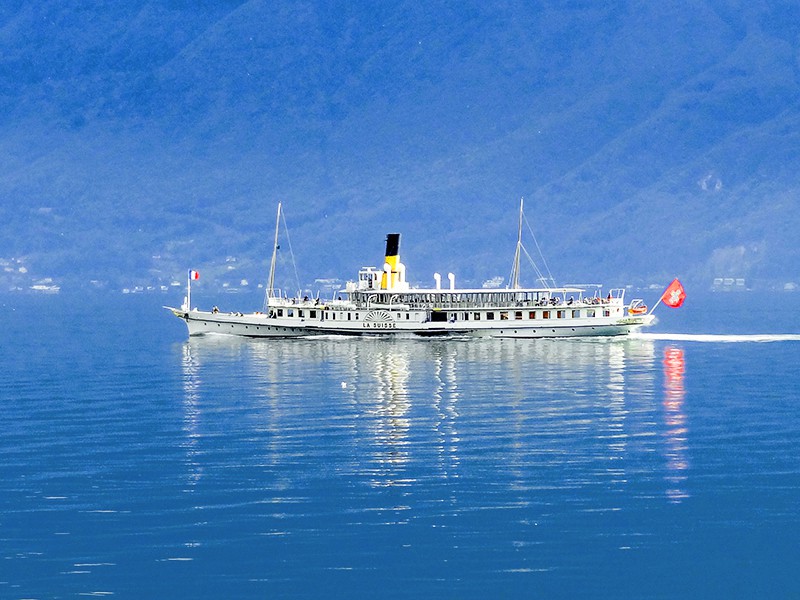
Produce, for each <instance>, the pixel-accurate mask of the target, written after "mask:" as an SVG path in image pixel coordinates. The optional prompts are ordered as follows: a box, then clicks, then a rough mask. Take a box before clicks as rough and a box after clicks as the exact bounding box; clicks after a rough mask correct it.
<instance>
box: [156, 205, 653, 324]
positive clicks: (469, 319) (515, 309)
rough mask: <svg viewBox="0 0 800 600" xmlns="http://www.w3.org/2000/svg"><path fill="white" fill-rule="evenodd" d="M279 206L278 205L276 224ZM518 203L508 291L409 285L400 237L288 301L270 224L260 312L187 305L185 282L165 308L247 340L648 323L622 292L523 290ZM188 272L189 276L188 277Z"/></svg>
mask: <svg viewBox="0 0 800 600" xmlns="http://www.w3.org/2000/svg"><path fill="white" fill-rule="evenodd" d="M280 216H281V207H280V205H278V222H279V221H280ZM522 222H523V213H522V204H520V226H519V235H518V239H517V250H516V253H515V257H514V266H513V269H512V275H511V280H510V286H509V287H508V288H505V289H484V288H477V289H465V288H458V287H456V284H455V276H454V275H453V274H452V273H449V274H448V276H447V279H448V282H447V283H448V284H447V285H446V286H445V287H443V286H442V281H441V277H440V276H439V274H434V287H432V288H427V289H422V288H412V287H411V286H410V285H409V284H408V282H407V280H406V269H405V266H404V265H403V263H401V262H400V253H399V249H400V234H397V233H390V234H388V236H387V238H386V252H385V259H384V265H383V268H382V269H379V268H375V267H364V268H362V269H361V270H360V271H359V272H358V278H357V279H356V280H355V281H349V282H347V284H346V286H345V288H344V289H343V290H341V291H340V292H339V293H338V294H336V295H335V297H334V298H333V299H330V300H322V299H319V298H316V299H313V298H309V297H307V296H306V297H288V296H286V295H283V294H281V293H280V292H279V291H277V290H275V289H274V281H275V263H276V256H277V250H278V223H276V227H275V243H274V245H273V255H272V262H271V263H270V273H269V280H268V284H267V294H266V300H265V303H264V307H263V310H262V311H258V312H251V313H241V312H220V311H219V310H217V309H216V308H213V309H212V310H199V309H197V308H191V279H192V277H191V276H190V278H189V282H188V286H187V288H188V290H187V296H186V298H185V299H184V302H183V305H182V306H181V307H180V308H173V307H165V308H167V309H169V310H170V311H172V312H173V313H174V314H175V316H176V317H178V318H180V319H182V320H183V321H184V322H185V323H186V326H187V327H188V330H189V335H203V334H211V333H219V334H228V335H237V336H247V337H301V336H310V335H362V336H363V335H384V336H385V335H395V336H398V335H399V336H409V337H414V336H422V337H426V336H483V337H499V338H543V337H575V336H613V335H626V334H629V333H632V332H634V331H637V330H639V329H640V328H642V327H645V326H647V325H650V324H651V323H652V321H653V319H654V317H653V315H652V314H651V313H648V311H647V307H646V306H644V304H643V302H642V300H641V299H634V300H632V301H630V302H626V299H625V290H624V289H621V288H619V289H611V290H609V291H608V292H601V291H600V289H599V288H595V289H592V290H589V291H587V289H586V288H582V287H540V288H525V287H520V285H519V262H520V255H521V253H522V252H523V251H524V250H523V247H522ZM191 273H194V272H191Z"/></svg>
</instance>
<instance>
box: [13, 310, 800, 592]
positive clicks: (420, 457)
mask: <svg viewBox="0 0 800 600" xmlns="http://www.w3.org/2000/svg"><path fill="white" fill-rule="evenodd" d="M789 299H790V298H786V297H785V296H781V297H780V298H779V299H778V300H777V301H776V302H777V304H780V305H789V306H790V304H788V303H787V302H786V301H787V300H789ZM690 300H692V301H693V302H687V306H685V307H684V308H683V309H680V310H681V311H683V312H679V311H670V310H669V309H666V308H665V310H664V312H663V313H661V314H662V317H661V320H660V322H659V324H658V325H657V326H656V327H655V328H654V329H653V331H652V333H648V334H645V335H642V336H637V337H633V338H628V339H598V340H430V339H426V340H391V339H358V338H347V339H336V338H317V339H308V340H246V339H236V338H226V337H221V336H208V337H202V338H192V339H188V338H187V336H186V331H185V326H184V325H183V324H182V323H181V322H180V321H179V320H177V319H175V318H174V317H172V316H171V315H170V314H169V313H167V312H166V311H164V310H163V309H161V306H160V305H161V304H162V303H163V302H164V301H165V298H161V297H158V296H119V297H116V296H98V297H95V298H90V299H88V300H87V299H81V301H78V300H77V299H74V298H69V297H64V296H53V297H31V296H12V297H6V298H2V299H0V304H2V317H0V325H1V326H2V332H3V333H2V336H3V337H2V339H3V344H2V349H0V359H1V360H2V364H3V365H4V368H3V369H2V374H1V375H0V394H1V396H0V597H2V598H73V597H85V596H106V597H121V598H275V597H286V598H321V597H325V598H327V597H347V598H353V597H355V598H359V597H363V598H367V597H369V598H375V597H379V598H409V597H414V598H434V597H435V598H487V597H507V598H516V597H524V598H575V597H591V598H756V597H759V598H795V597H800V582H799V581H798V579H797V577H796V575H795V567H796V565H797V557H798V556H800V548H798V540H800V465H799V464H798V459H797V449H798V447H799V445H798V442H800V403H799V402H798V392H797V389H798V384H800V376H799V375H798V369H797V366H796V365H797V356H798V350H800V341H799V340H798V337H797V334H798V333H800V328H798V326H797V320H796V317H794V316H793V313H791V311H783V310H776V311H774V312H773V313H771V314H770V315H768V316H767V317H764V315H763V311H760V310H759V311H757V310H756V308H757V307H758V305H760V304H761V301H762V300H763V298H757V297H755V296H753V295H750V294H734V295H725V294H723V295H717V296H711V295H709V296H706V297H693V298H691V299H690ZM659 311H660V309H659ZM673 334H682V335H673ZM753 334H768V335H762V336H760V337H758V338H753V337H751V336H752V335H753ZM715 336H717V337H715ZM756 340H758V341H756Z"/></svg>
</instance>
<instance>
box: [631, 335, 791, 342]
mask: <svg viewBox="0 0 800 600" xmlns="http://www.w3.org/2000/svg"><path fill="white" fill-rule="evenodd" d="M632 337H637V338H640V339H646V340H665V341H670V342H716V343H720V342H721V343H741V342H759V343H764V342H800V334H797V333H748V334H718V333H638V334H635V335H633V336H632Z"/></svg>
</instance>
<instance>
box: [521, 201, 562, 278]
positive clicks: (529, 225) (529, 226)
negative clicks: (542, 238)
mask: <svg viewBox="0 0 800 600" xmlns="http://www.w3.org/2000/svg"><path fill="white" fill-rule="evenodd" d="M522 218H523V219H525V225H527V226H528V231H529V232H530V234H531V237H532V238H533V243H534V244H536V250H537V251H538V252H539V256H540V257H541V259H542V264H543V265H544V268H545V269H546V270H547V275H548V277H550V281H552V282H553V286H554V287H555V285H556V280H555V278H554V277H553V274H552V273H551V272H550V267H549V266H548V264H547V259H545V257H544V254H542V249H541V248H540V247H539V242H538V241H537V240H536V234H535V233H533V229H532V228H531V224H530V223H528V218H527V217H526V216H525V215H523V217H522Z"/></svg>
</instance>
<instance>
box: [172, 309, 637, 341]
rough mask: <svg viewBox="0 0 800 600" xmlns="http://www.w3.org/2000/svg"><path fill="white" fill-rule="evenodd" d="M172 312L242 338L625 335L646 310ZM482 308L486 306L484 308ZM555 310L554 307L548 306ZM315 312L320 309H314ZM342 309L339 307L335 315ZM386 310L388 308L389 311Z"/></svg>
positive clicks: (197, 327) (198, 331) (202, 329)
mask: <svg viewBox="0 0 800 600" xmlns="http://www.w3.org/2000/svg"><path fill="white" fill-rule="evenodd" d="M170 310H172V312H173V313H174V314H175V316H177V317H179V318H181V319H183V320H184V321H185V322H186V326H187V328H188V330H189V335H192V336H196V335H207V334H212V335H235V336H244V337H254V338H256V337H257V338H262V337H281V338H286V337H304V336H319V335H347V336H398V337H437V336H470V337H492V338H555V337H582V336H615V335H627V334H630V333H632V332H635V331H638V330H639V329H641V328H642V327H645V326H647V325H649V324H650V323H651V322H652V320H653V316H652V315H637V316H628V317H622V318H612V317H594V318H588V319H586V318H584V319H581V318H574V319H573V318H565V319H527V320H522V319H520V320H503V321H494V322H491V323H489V322H485V321H484V322H481V323H480V324H478V323H477V322H474V321H472V322H470V321H466V322H460V321H455V322H433V321H430V320H425V319H424V318H423V319H422V322H413V321H411V320H410V319H409V320H405V314H406V313H404V312H399V311H398V312H397V313H396V314H395V315H394V320H370V319H369V316H370V314H369V313H370V312H373V313H374V311H352V312H350V313H349V315H350V317H351V319H350V320H349V321H348V320H345V319H340V320H337V321H334V320H325V319H324V318H323V317H318V318H316V319H309V318H306V317H302V318H301V317H283V318H277V317H269V316H268V315H266V314H263V313H249V314H242V313H220V312H211V311H200V310H196V309H195V310H192V311H189V312H184V311H182V310H181V309H175V308H171V309H170ZM487 312H488V311H487ZM553 312H555V311H553ZM317 313H319V314H326V313H324V312H323V311H322V310H318V311H317ZM346 314H347V313H345V312H340V313H339V316H340V317H341V316H345V315H346ZM389 314H391V313H389Z"/></svg>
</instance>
